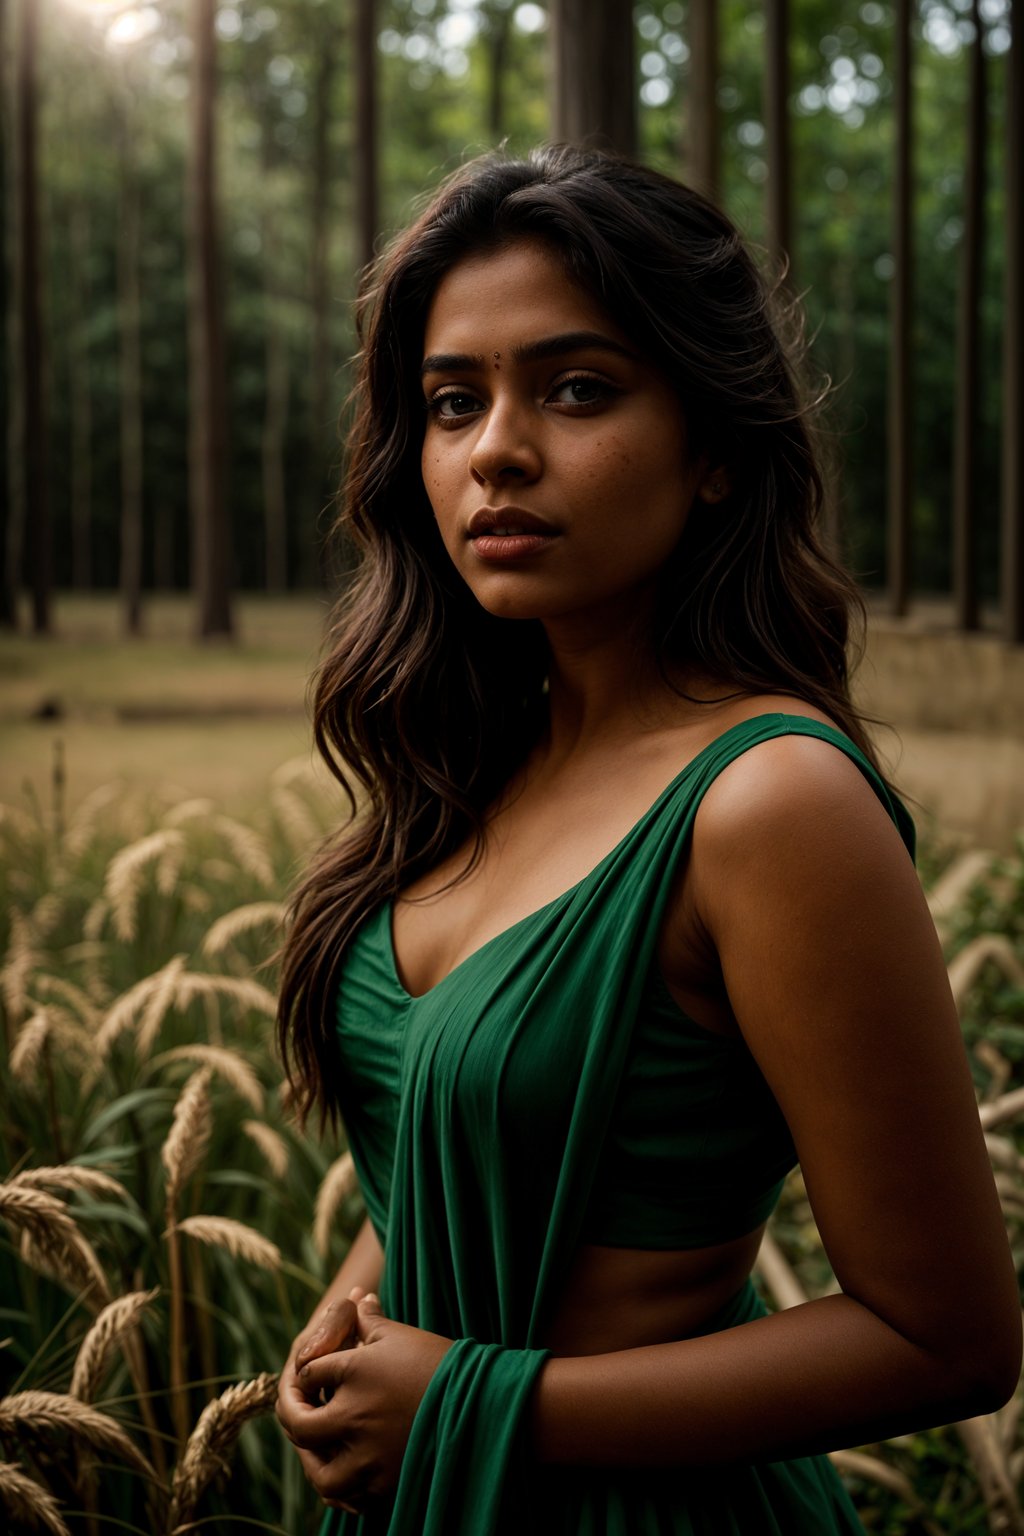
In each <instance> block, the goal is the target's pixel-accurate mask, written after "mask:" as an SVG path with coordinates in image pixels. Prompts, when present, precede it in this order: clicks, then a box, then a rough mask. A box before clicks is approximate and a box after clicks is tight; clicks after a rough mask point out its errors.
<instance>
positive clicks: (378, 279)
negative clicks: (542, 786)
mask: <svg viewBox="0 0 1024 1536" xmlns="http://www.w3.org/2000/svg"><path fill="white" fill-rule="evenodd" d="M523 239H530V240H537V241H542V242H543V243H544V244H545V245H546V246H547V248H548V249H549V250H550V251H551V252H553V253H554V254H555V255H556V256H557V257H558V258H559V259H560V260H561V261H562V262H563V263H564V266H565V269H566V272H567V274H568V275H569V277H570V278H571V280H572V281H573V282H575V283H577V284H578V285H579V286H580V288H581V289H583V290H585V291H586V292H587V293H588V294H590V295H591V296H592V297H593V298H594V299H596V300H597V302H598V303H599V304H600V305H601V306H602V307H603V308H604V310H605V311H606V313H607V314H608V315H609V317H610V318H611V319H612V320H613V321H614V322H615V323H616V325H617V326H618V327H619V328H620V330H622V331H623V332H625V333H626V334H627V335H628V336H629V337H630V338H631V340H632V341H633V342H634V343H635V345H636V347H637V349H638V350H639V351H640V352H641V354H643V355H644V356H645V357H646V358H647V359H648V361H649V362H651V363H652V364H654V365H655V366H656V367H658V368H659V369H660V370H661V371H662V372H663V374H664V375H665V377H666V378H667V379H668V380H669V382H670V383H671V384H672V385H673V387H674V388H675V389H676V391H677V393H678V395H679V398H680V400H681V402H682V405H683V408H684V411H685V414H686V420H687V428H688V440H689V444H690V448H691V452H692V453H693V454H694V455H695V456H696V455H698V454H701V453H703V454H706V455H707V457H708V462H710V463H713V464H723V465H725V466H727V468H728V473H729V495H728V498H727V501H726V502H725V503H724V504H719V505H717V506H714V507H711V506H707V505H705V504H704V503H703V502H702V501H701V500H700V499H699V498H698V499H696V500H695V501H694V503H693V507H692V510H691V511H690V514H689V516H688V520H687V523H686V526H685V531H684V533H683V536H682V540H681V542H680V545H679V547H678V550H677V553H676V555H675V556H674V557H673V558H672V560H671V561H670V562H669V563H668V565H667V566H666V568H665V570H664V572H663V575H662V578H661V583H660V598H659V602H658V605H657V613H656V619H655V634H654V640H655V644H656V650H657V654H658V656H659V658H660V660H661V662H662V664H663V665H664V666H666V668H668V667H669V666H670V665H671V664H673V663H675V664H679V663H683V664H687V665H690V666H693V667H696V668H698V669H699V670H700V671H702V672H703V673H705V674H707V675H710V676H711V677H712V678H714V679H715V680H716V681H717V682H718V683H720V684H721V685H722V686H723V688H725V689H726V690H730V691H733V692H737V693H751V694H753V693H761V692H783V693H788V694H792V695H793V696H794V697H796V698H800V699H804V700H807V701H808V702H809V703H811V704H814V705H816V706H817V707H818V708H819V709H821V710H823V711H824V712H825V713H826V714H828V715H829V716H830V717H831V718H832V719H833V720H835V721H836V723H837V724H838V725H839V726H840V727H841V728H842V729H843V730H844V731H845V732H846V733H847V735H849V736H850V737H851V738H852V739H853V740H854V741H855V742H856V744H857V745H858V746H859V747H860V748H861V750H862V751H863V752H864V753H865V754H866V755H867V756H868V758H869V759H871V760H872V761H874V754H873V752H872V748H871V744H870V742H869V740H868V739H867V736H866V734H865V731H864V728H863V724H862V722H861V719H860V717H859V716H858V714H857V712H856V710H855V709H854V707H853V705H852V704H851V702H850V695H849V687H848V675H847V641H848V626H849V619H850V615H851V611H852V610H853V609H855V608H857V606H858V605H859V598H858V595H857V591H856V588H855V587H854V585H853V583H852V581H851V579H850V578H849V576H848V575H847V574H846V573H845V572H844V571H843V570H842V569H841V568H840V567H838V566H837V565H836V564H835V563H834V562H833V560H832V559H831V558H830V557H829V555H828V554H827V553H826V552H825V550H824V548H823V546H822V544H821V542H820V541H819V537H818V534H817V531H816V529H817V526H818V523H819V520H820V517H821V513H822V509H823V503H824V500H825V486H824V482H823V477H822V472H821V469H820V467H819V463H818V457H817V453H816V450H815V446H814V443H813V438H812V431H811V425H810V415H811V406H810V405H808V404H807V403H806V402H805V401H804V400H803V399H802V398H801V393H800V391H799V389H798V386H797V382H796V372H797V364H798V361H799V356H798V354H799V348H798V346H794V344H793V343H792V342H790V341H784V340H783V339H782V337H783V335H784V334H785V332H786V313H785V311H783V312H782V315H781V319H780V314H779V312H778V306H777V305H776V303H775V300H774V298H773V294H772V290H771V288H770V286H769V284H768V283H766V281H765V279H764V278H763V276H762V274H761V273H760V272H759V270H758V268H757V266H756V265H755V263H754V261H753V260H752V258H751V256H750V254H749V253H748V251H747V250H746V248H745V246H744V244H743V242H742V240H741V238H740V236H739V234H738V233H737V231H736V229H735V228H734V227H733V225H732V224H731V223H730V222H729V220H728V219H727V218H726V217H725V216H724V215H723V214H722V213H721V212H720V211H719V209H717V208H716V207H714V206H713V205H712V204H711V203H709V202H708V201H707V200H706V199H705V198H703V197H701V196H700V195H699V194H698V193H696V192H693V191H691V190H690V189H689V188H687V187H685V186H682V185H680V184H679V183H678V182H676V181H673V180H671V179H669V178H668V177H666V176H662V175H659V174H658V173H657V172H655V171H652V170H648V169H646V168H645V167H642V166H638V165H634V164H632V163H630V162H628V161H624V160H621V159H618V158H616V157H615V156H612V155H607V154H604V153H600V152H595V151H588V150H581V149H576V148H569V147H565V146H556V147H553V148H544V149H539V150H536V151H534V152H533V153H532V154H531V155H529V157H528V158H526V159H512V158H509V157H507V156H505V155H503V154H491V155H486V156H484V157H482V158H481V159H478V160H475V161H473V162H472V163H471V164H469V165H467V166H465V167H464V168H463V169H462V170H460V171H458V172H457V173H456V174H455V175H454V176H452V177H451V178H450V179H449V180H448V181H447V182H446V183H445V184H444V185H443V186H442V188H441V190H440V191H439V192H438V193H437V194H436V196H435V197H434V198H433V199H432V201H431V202H430V204H429V206H428V207H427V208H426V209H425V211H424V212H423V213H422V214H421V215H420V216H419V218H418V219H416V221H415V222H414V223H413V224H412V226H411V227H410V228H409V229H407V230H406V231H405V232H404V233H403V234H402V235H400V236H399V237H398V239H397V240H395V242H394V243H393V244H392V245H391V247H390V248H389V249H388V250H387V251H386V252H385V253H384V255H383V256H382V257H381V258H380V259H379V261H378V262H377V263H376V265H375V267H374V268H373V269H371V271H370V272H369V274H368V278H367V282H366V284H365V287H364V290H363V292H362V294H361V296H360V299H359V304H358V309H357V322H358V334H359V340H360V345H361V350H360V353H359V356H358V374H357V382H356V386H355V390H354V395H353V401H354V418H353V425H352V429H351V433H350V437H349V446H348V458H347V466H346V474H345V484H344V493H343V507H342V511H341V515H340V518H339V531H341V532H342V533H343V534H344V536H345V538H346V539H347V541H348V543H349V544H350V546H353V547H354V549H355V551H356V556H357V568H356V571H355V574H354V576H353V577H352V579H351V580H350V582H349V584H348V586H347V590H346V591H345V593H344V596H343V597H342V599H341V601H340V603H339V605H338V609H337V612H336V614H335V616H334V620H333V623H332V626H331V631H330V635H329V640H328V645H327V648H326V652H325V657H324V660H323V661H322V663H321V665H320V667H319V670H318V672H317V674H316V678H315V686H314V738H315V741H316V745H317V748H318V750H319V751H320V753H321V754H322V756H323V757H324V759H325V761H326V762H327V764H328V765H329V767H330V769H331V771H332V773H334V774H335V776H336V777H337V778H338V779H339V780H340V781H341V783H342V784H343V785H344V787H345V789H346V791H347V792H348V794H349V797H350V800H351V801H352V808H353V812H354V813H355V812H356V811H357V808H358V814H355V815H354V817H353V820H352V821H351V822H350V823H349V824H347V825H346V826H345V827H344V828H343V829H342V831H341V833H340V834H339V835H338V837H336V838H334V839H332V840H330V841H329V842H328V843H327V844H326V845H325V846H324V847H323V848H322V849H321V851H320V853H319V854H318V856H317V857H316V858H315V859H314V861H313V864H312V866H311V868H310V869H309V871H308V873H307V874H306V876H305V878H304V879H303V880H302V882H301V884H300V885H299V887H298V889H297V891H296V892H295V894H294V896H293V898H292V903H291V921H290V927H289V932H288V937H287V940H286V942H285V946H284V951H283V968H282V982H281V1002H280V1014H279V1031H280V1040H281V1046H282V1052H283V1056H284V1060H285V1065H286V1068H287V1070H288V1072H289V1075H290V1077H291V1079H292V1082H293V1086H294V1087H295V1088H296V1090H297V1095H298V1102H299V1105H300V1108H301V1111H302V1113H303V1115H305V1114H306V1113H308V1112H309V1110H310V1109H312V1108H314V1107H318V1108H319V1110H320V1113H321V1116H323V1115H325V1114H326V1115H328V1116H330V1117H333V1115H334V1113H335V1111H336V1108H337V1095H336V1079H337V1066H336V1060H337V1058H336V1052H335V1044H334V1040H335V1020H334V1017H333V1010H334V997H335V990H336V977H337V973H338V968H339V965H340V964H341V961H342V959H343V957H344V954H345V950H346V947H347V945H348V944H349V943H350V942H351V940H352V938H353V936H354V935H355V933H356V931H357V929H358V928H359V926H360V924H361V923H363V921H364V920H365V919H366V918H367V917H368V916H369V914H370V913H371V912H373V911H374V910H375V909H376V908H377V907H379V906H380V904H381V903H382V902H384V901H386V900H388V899H389V898H391V897H393V896H394V895H395V894H396V893H397V892H398V891H399V890H400V889H401V888H403V887H404V886H407V885H408V884H410V883H411V882H412V881H413V880H415V879H416V878H417V876H419V875H421V874H423V873H425V872H426V871H427V870H429V869H430V868H431V867H433V866H434V865H436V864H438V863H439V862H440V861H441V860H443V859H444V858H445V857H446V856H448V855H450V854H451V853H452V852H453V851H454V850H455V849H456V848H457V847H458V846H459V845H461V844H463V843H465V842H466V841H467V839H468V838H470V837H472V836H473V835H474V834H475V835H476V838H477V846H478V848H479V838H480V834H481V831H482V825H483V817H484V814H485V812H486V810H487V808H488V806H489V805H491V804H492V803H493V801H494V799H495V797H496V795H497V794H498V792H499V791H500V789H501V787H502V785H503V784H505V783H506V782H507V781H508V779H509V778H510V777H511V775H512V774H513V773H514V772H515V770H516V769H517V768H518V767H519V766H520V764H521V763H522V761H523V759H524V758H525V756H526V755H527V753H528V752H529V751H530V749H531V747H532V746H533V745H534V744H535V743H536V741H537V739H538V736H539V734H540V732H541V731H542V730H543V728H544V723H545V716H546V705H545V695H544V687H545V678H546V670H547V651H546V643H545V638H544V633H543V630H542V629H541V627H540V625H539V624H538V623H532V622H528V623H524V622H521V621H515V620H508V619H500V618H495V617H494V616H493V615H491V614H489V613H488V612H486V610H485V609H483V608H482V607H480V605H479V604H478V603H477V602H476V600H475V598H473V597H472V595H471V594H470V592H469V590H468V588H466V587H465V586H464V584H463V583H462V582H461V580H460V579H459V577H458V576H457V575H456V574H455V572H454V569H453V567H452V565H451V562H450V561H449V559H448V556H447V555H446V553H445V551H444V548H443V546H442V543H441V540H440V536H439V534H438V532H437V528H436V524H435V521H434V517H433V515H432V512H431V508H430V505H429V503H428V500H427V496H426V492H425V491H424V487H423V483H422V479H421V475H420V451H421V445H422V438H423V430H424V425H425V412H424V406H423V399H422V390H421V386H420V380H419V370H420V363H421V361H422V356H423V337H424V329H425V323H426V319H427V312H428V309H429V306H430V303H431V299H432V297H433V294H434V292H435V290H436V288H437V286H438V284H439V282H440V280H441V279H442V278H443V277H444V276H445V274H446V273H447V272H448V271H449V270H450V269H451V268H452V267H453V266H454V265H455V263H456V262H458V261H459V260H460V259H461V258H463V257H465V256H467V255H468V254H470V253H474V254H476V253H479V252H481V251H487V250H493V249H499V248H501V247H505V246H508V245H510V244H512V243H514V242H516V241H520V240H523ZM790 318H792V314H791V312H790Z"/></svg>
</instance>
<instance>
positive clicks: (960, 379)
mask: <svg viewBox="0 0 1024 1536" xmlns="http://www.w3.org/2000/svg"><path fill="white" fill-rule="evenodd" d="M971 21H972V23H973V26H974V44H973V46H972V48H971V61H970V95H969V99H968V106H967V164H966V166H965V170H964V240H963V252H962V257H961V267H960V302H959V314H958V317H957V330H958V337H957V353H958V357H957V368H956V405H955V421H954V429H953V602H954V610H955V615H956V623H957V625H958V627H959V628H960V629H977V627H978V579H977V559H978V551H977V519H976V518H975V515H974V505H975V495H976V493H977V480H978V465H979V460H980V454H979V451H978V449H979V444H978V435H979V433H978V429H979V412H978V395H979V386H980V383H981V284H982V261H983V258H984V246H985V181H986V175H985V163H986V156H985V137H986V121H985V118H986V114H985V95H986V87H985V76H986V73H987V71H986V65H985V49H984V46H983V44H984V25H983V22H982V19H981V7H980V5H979V3H978V0H973V3H972V5H971Z"/></svg>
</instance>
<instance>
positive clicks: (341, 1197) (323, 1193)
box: [313, 1152, 357, 1258]
mask: <svg viewBox="0 0 1024 1536" xmlns="http://www.w3.org/2000/svg"><path fill="white" fill-rule="evenodd" d="M356 1182H357V1181H356V1168H355V1163H354V1162H353V1161H352V1154H351V1152H343V1153H342V1154H341V1156H340V1157H339V1158H336V1159H335V1160H334V1162H333V1163H332V1164H331V1166H330V1167H329V1168H328V1170H327V1172H326V1173H325V1174H324V1177H323V1180H322V1182H321V1184H320V1188H319V1189H318V1190H317V1194H316V1208H315V1210H314V1213H313V1245H314V1247H315V1248H316V1251H317V1253H319V1254H320V1255H321V1257H322V1258H326V1257H327V1250H328V1249H329V1247H330V1244H331V1234H332V1233H333V1232H334V1229H335V1219H336V1217H337V1215H338V1211H339V1210H340V1208H341V1206H342V1204H343V1203H344V1202H345V1201H346V1200H347V1199H348V1197H349V1195H350V1194H352V1192H353V1190H354V1189H355V1188H356Z"/></svg>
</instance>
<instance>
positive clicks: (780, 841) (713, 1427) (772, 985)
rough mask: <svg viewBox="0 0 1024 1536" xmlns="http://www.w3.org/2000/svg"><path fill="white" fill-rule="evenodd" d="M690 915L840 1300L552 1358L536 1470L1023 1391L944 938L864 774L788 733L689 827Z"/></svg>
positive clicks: (807, 1435) (712, 798)
mask: <svg viewBox="0 0 1024 1536" xmlns="http://www.w3.org/2000/svg"><path fill="white" fill-rule="evenodd" d="M690 871H691V875H690V881H689V889H690V895H689V898H688V899H689V902H690V908H689V911H690V915H691V917H692V918H695V919H696V921H697V922H698V923H699V924H700V925H702V927H703V928H704V930H705V932H706V934H707V938H708V941H709V942H710V944H712V945H713V946H714V949H715V951H716V952H717V954H718V957H719V960H720V964H721V967H722V974H723V978H724V981H725V986H726V989H727V991H728V995H729V998H730V1001H731V1004H732V1007H733V1011H734V1013H735V1015H736V1018H737V1020H738V1021H739V1024H740V1027H741V1028H742V1031H743V1034H744V1037H745V1039H746V1041H747V1044H748V1045H749V1047H750V1049H751V1051H752V1053H753V1054H754V1056H755V1058H756V1059H757V1061H758V1063H759V1065H760V1067H761V1070H762V1071H763V1073H764V1075H765V1077H766V1079H767V1081H768V1083H769V1085H770V1086H771V1088H772V1090H773V1092H774V1093H775V1096H776V1098H777V1099H778V1102H779V1104H780V1106H781V1108H782V1110H783V1113H784V1114H785V1116H786V1119H787V1121H788V1123H789V1126H790V1129H791V1131H792V1133H793V1138H794V1141H795V1143H796V1146H797V1150H798V1153H799V1156H800V1161H801V1165H802V1168H803V1174H804V1180H805V1183H806V1186H807V1192H808V1195H809V1197H810V1200H811V1204H812V1207H813V1210H814V1214H815V1217H816V1219H817V1222H818V1227H819V1230H820V1232H821V1236H822V1239H823V1242H824V1244H825V1248H826V1251H827V1253H828V1256H829V1259H830V1261H831V1263H832V1266H833V1269H834V1270H835V1273H836V1276H837V1278H838V1280H839V1283H840V1285H841V1287H842V1294H841V1295H837V1296H828V1297H824V1298H821V1299H819V1300H815V1301H811V1302H808V1303H807V1304H806V1305H804V1306H799V1307H795V1308H792V1309H790V1310H788V1311H786V1312H784V1313H781V1314H778V1315H776V1316H772V1317H768V1318H765V1319H763V1320H761V1321H757V1322H753V1323H749V1324H746V1325H744V1326H743V1327H740V1328H734V1329H730V1330H727V1331H725V1332H723V1333H720V1334H715V1335H711V1336H709V1337H707V1338H700V1339H693V1340H685V1341H681V1342H679V1343H673V1344H664V1345H657V1346H653V1347H650V1348H646V1349H637V1350H629V1351H624V1352H622V1353H620V1354H612V1355H603V1356H591V1357H585V1358H576V1359H556V1360H552V1361H550V1362H549V1363H548V1364H547V1365H546V1366H545V1368H544V1371H543V1373H542V1375H541V1380H540V1385H539V1389H538V1392H537V1395H536V1399H535V1418H534V1424H535V1443H536V1447H537V1451H538V1453H539V1454H540V1455H541V1457H542V1458H543V1459H545V1460H549V1461H554V1462H570V1463H596V1462H600V1463H603V1464H608V1463H617V1464H620V1465H632V1466H635V1465H643V1464H664V1463H676V1464H692V1463H699V1462H709V1461H721V1460H734V1459H744V1458H758V1459H765V1458H768V1459H771V1458H776V1457H781V1456H787V1455H801V1454H807V1453H809V1452H812V1451H818V1450H825V1449H834V1448H836V1447H838V1446H841V1445H850V1444H863V1443H865V1442H867V1441H871V1440H876V1439H878V1438H880V1437H882V1436H887V1435H891V1434H894V1433H899V1432H902V1431H909V1430H913V1429H919V1428H922V1427H924V1426H925V1425H927V1424H934V1423H939V1422H942V1423H948V1422H950V1421H951V1420H953V1419H959V1418H964V1417H968V1416H973V1415H975V1414H978V1413H983V1412H986V1411H990V1410H993V1409H994V1408H996V1407H997V1406H999V1405H1000V1404H1001V1403H1002V1402H1004V1401H1005V1399H1006V1398H1007V1397H1008V1396H1009V1395H1010V1393H1011V1392H1012V1391H1013V1388H1014V1386H1015V1385H1016V1381H1017V1376H1018V1371H1019V1366H1020V1350H1021V1334H1020V1302H1019V1297H1018V1293H1017V1284H1016V1277H1015V1274H1014V1269H1013V1264H1012V1261H1011V1258H1010V1254H1009V1250H1008V1245H1007V1241H1006V1235H1005V1229H1004V1225H1003V1220H1002V1216H1001V1212H1000V1209H999V1203H998V1200H997V1197H996V1193H995V1189H994V1185H993V1181H992V1176H991V1171H990V1168H989V1163H988V1157H987V1153H986V1150H985V1145H984V1140H983V1137H982V1134H981V1129H980V1126H979V1122H978V1114H977V1108H976V1103H975V1097H974V1092H973V1088H972V1084H971V1079H970V1074H969V1072H968V1069H967V1063H966V1059H965V1055H964V1050H963V1044H962V1039H961V1034H960V1027H959V1022H958V1019H957V1016H956V1011H955V1008H954V1005H953V1001H952V998H951V996H950V992H949V985H948V981H947V976H946V970H945V966H944V964H943V960H942V955H941V951H940V949H939V945H938V940H937V938H936V935H935V929H934V925H933V923H932V921H931V917H930V915H929V913H928V909H927V906H926V903H925V901H924V897H923V894H922V892H921V889H920V885H919V882H918V879H917V876H916V873H915V871H914V869H913V867H912V865H911V862H910V860H909V858H908V857H907V854H906V851H905V850H904V848H903V845H902V843H901V841H900V839H899V837H898V835H897V833H896V831H895V829H894V827H893V824H892V822H891V821H890V819H889V817H888V816H887V814H886V812H885V810H884V809H883V807H882V806H881V804H880V803H879V801H878V800H877V798H876V796H875V795H874V793H873V791H872V790H871V788H870V786H869V785H868V783H867V781H866V780H865V779H864V777H863V775H862V774H861V773H860V771H859V770H858V769H857V768H856V767H855V766H854V765H853V764H852V763H851V762H850V761H849V760H848V759H847V758H845V757H843V756H842V755H841V754H839V753H838V752H836V751H835V749H834V748H832V747H830V746H828V745H827V744H825V743H822V742H818V741H814V740H812V739H808V738H804V737H783V738H780V739H777V740H773V741H770V742H765V743H762V744H761V745H760V746H758V747H757V748H756V749H753V750H752V751H750V752H748V753H746V754H745V755H744V756H743V757H741V758H739V759H737V761H736V762H735V763H733V764H732V765H730V767H729V768H728V769H727V770H726V771H725V772H724V773H723V774H722V775H721V776H720V777H719V779H718V780H717V781H716V782H715V784H714V785H713V786H712V787H711V789H710V790H709V791H708V794H707V796H706V798H705V801H704V804H703V806H702V807H701V810H700V813H699V815H698V817H697V821H696V825H695V829H694V842H693V850H692V862H691V866H690Z"/></svg>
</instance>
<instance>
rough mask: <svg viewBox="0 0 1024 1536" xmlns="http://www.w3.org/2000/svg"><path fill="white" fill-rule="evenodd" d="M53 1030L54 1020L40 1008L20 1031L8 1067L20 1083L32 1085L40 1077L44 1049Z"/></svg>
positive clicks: (45, 1010)
mask: <svg viewBox="0 0 1024 1536" xmlns="http://www.w3.org/2000/svg"><path fill="white" fill-rule="evenodd" d="M52 1029H53V1020H52V1018H51V1017H50V1014H49V1012H48V1011H47V1009H45V1008H38V1009H37V1010H36V1012H35V1013H34V1014H33V1015H32V1017H31V1018H30V1019H26V1020H25V1023H24V1024H23V1025H22V1026H21V1028H20V1029H19V1030H18V1033H17V1035H16V1037H15V1041H14V1045H13V1046H12V1047H11V1054H10V1056H9V1058H8V1062H7V1065H8V1066H9V1068H10V1071H11V1076H12V1077H13V1078H14V1079H15V1081H16V1082H19V1083H32V1082H34V1081H35V1080H36V1078H37V1077H38V1075H39V1067H40V1065H41V1063H42V1059H43V1047H44V1046H45V1044H46V1042H47V1040H48V1039H49V1036H50V1033H51V1031H52Z"/></svg>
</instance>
